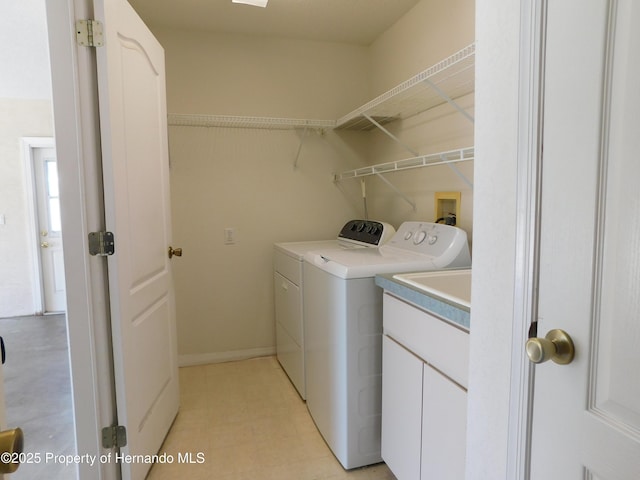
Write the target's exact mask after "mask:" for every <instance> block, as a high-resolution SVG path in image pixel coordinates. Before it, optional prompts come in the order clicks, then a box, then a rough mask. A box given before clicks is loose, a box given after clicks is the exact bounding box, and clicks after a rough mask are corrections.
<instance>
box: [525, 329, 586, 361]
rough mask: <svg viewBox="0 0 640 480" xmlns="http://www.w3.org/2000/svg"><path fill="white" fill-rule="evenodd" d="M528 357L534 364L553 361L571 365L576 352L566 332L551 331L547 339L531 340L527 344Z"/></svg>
mask: <svg viewBox="0 0 640 480" xmlns="http://www.w3.org/2000/svg"><path fill="white" fill-rule="evenodd" d="M526 349H527V356H528V357H529V360H531V362H533V363H543V362H546V361H547V360H553V361H554V362H556V363H558V364H560V365H567V364H569V363H571V361H572V360H573V357H574V356H575V353H576V350H575V347H574V345H573V340H571V337H570V336H569V334H568V333H567V332H565V331H564V330H559V329H555V330H549V332H548V333H547V335H546V336H545V338H530V339H529V340H527V344H526Z"/></svg>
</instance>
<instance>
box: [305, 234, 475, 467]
mask: <svg viewBox="0 0 640 480" xmlns="http://www.w3.org/2000/svg"><path fill="white" fill-rule="evenodd" d="M470 265H471V256H470V253H469V246H468V242H467V235H466V233H465V232H464V231H463V230H461V229H459V228H457V227H453V226H449V225H443V224H436V223H426V222H405V223H403V224H402V225H401V226H400V228H399V229H398V231H397V232H396V233H395V234H394V236H393V237H392V238H391V240H390V241H389V242H388V243H386V244H385V245H382V246H380V247H378V248H367V249H357V250H338V249H328V250H315V251H308V252H307V253H306V254H305V256H304V269H303V281H304V285H305V301H304V328H305V361H306V364H305V366H306V372H305V373H306V394H307V407H308V409H309V412H310V414H311V416H312V418H313V420H314V422H315V423H316V426H317V427H318V430H319V431H320V433H321V434H322V436H323V437H324V439H325V441H326V442H327V444H328V445H329V447H330V448H331V450H332V451H333V453H334V455H335V456H336V458H337V459H338V460H339V461H340V463H341V464H342V466H343V467H344V468H345V469H351V468H356V467H361V466H364V465H370V464H373V463H378V462H381V461H382V458H381V456H380V425H381V412H382V408H381V403H382V389H381V386H382V290H381V289H380V288H379V287H377V286H376V285H375V275H376V274H380V273H400V272H411V271H426V270H441V269H447V268H463V267H464V268H468V267H469V266H470Z"/></svg>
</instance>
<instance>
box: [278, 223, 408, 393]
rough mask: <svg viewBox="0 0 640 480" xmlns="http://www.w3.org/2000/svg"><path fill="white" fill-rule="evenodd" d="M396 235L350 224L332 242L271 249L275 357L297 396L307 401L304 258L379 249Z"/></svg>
mask: <svg viewBox="0 0 640 480" xmlns="http://www.w3.org/2000/svg"><path fill="white" fill-rule="evenodd" d="M394 233H395V229H394V228H393V226H391V225H389V224H388V223H384V222H377V221H371V220H350V221H348V222H347V223H346V224H345V225H344V226H343V227H342V229H341V230H340V232H338V236H337V238H336V239H334V240H320V241H310V242H285V243H276V244H275V245H274V257H273V264H274V299H275V315H276V353H277V358H278V361H279V362H280V365H281V366H282V368H283V369H284V371H285V372H286V373H287V375H288V376H289V378H290V380H291V383H293V385H294V386H295V388H296V390H298V393H299V394H300V396H301V397H302V398H303V399H304V398H306V393H305V374H304V371H305V368H304V363H305V361H304V324H303V303H304V298H303V297H304V288H303V276H302V269H303V258H304V254H305V253H307V252H308V251H311V250H319V249H320V250H335V249H356V248H366V247H378V246H380V245H382V244H384V243H385V242H387V241H388V240H389V239H390V238H391V237H392V236H393V234H394Z"/></svg>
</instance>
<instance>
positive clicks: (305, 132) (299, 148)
mask: <svg viewBox="0 0 640 480" xmlns="http://www.w3.org/2000/svg"><path fill="white" fill-rule="evenodd" d="M307 130H308V128H307V127H304V130H303V131H302V137H301V138H300V145H298V152H297V153H296V159H295V160H294V161H293V169H294V170H295V169H297V168H298V159H299V158H300V152H301V151H302V144H303V143H304V139H305V138H306V137H307Z"/></svg>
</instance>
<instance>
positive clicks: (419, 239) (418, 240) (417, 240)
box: [413, 230, 427, 245]
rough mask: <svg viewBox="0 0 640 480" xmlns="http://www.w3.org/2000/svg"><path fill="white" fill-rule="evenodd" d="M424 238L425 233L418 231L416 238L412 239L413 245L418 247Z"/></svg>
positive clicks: (425, 236)
mask: <svg viewBox="0 0 640 480" xmlns="http://www.w3.org/2000/svg"><path fill="white" fill-rule="evenodd" d="M425 238H427V232H425V231H424V230H420V231H419V232H418V233H416V236H415V238H414V239H413V244H414V245H420V244H421V243H422V242H424V239H425Z"/></svg>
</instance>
